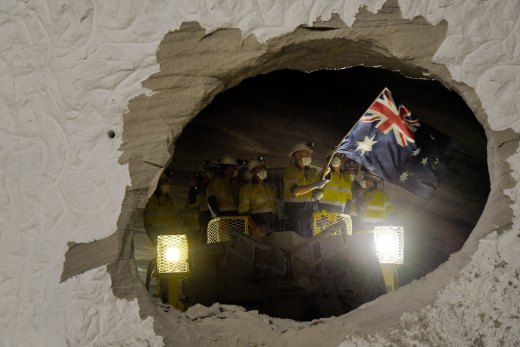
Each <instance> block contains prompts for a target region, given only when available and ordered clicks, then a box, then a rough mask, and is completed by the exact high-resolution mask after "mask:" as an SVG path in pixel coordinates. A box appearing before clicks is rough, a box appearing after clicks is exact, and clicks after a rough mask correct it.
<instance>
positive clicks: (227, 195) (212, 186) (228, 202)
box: [207, 176, 238, 212]
mask: <svg viewBox="0 0 520 347" xmlns="http://www.w3.org/2000/svg"><path fill="white" fill-rule="evenodd" d="M207 196H208V198H209V197H211V196H214V197H215V198H216V199H217V202H218V208H219V210H220V211H222V212H226V211H237V210H238V208H237V205H238V204H237V200H238V199H237V196H236V192H235V191H234V189H233V187H232V184H231V182H229V181H227V180H226V179H225V178H223V177H220V176H217V177H214V178H213V179H212V180H210V181H209V183H208V195H207Z"/></svg>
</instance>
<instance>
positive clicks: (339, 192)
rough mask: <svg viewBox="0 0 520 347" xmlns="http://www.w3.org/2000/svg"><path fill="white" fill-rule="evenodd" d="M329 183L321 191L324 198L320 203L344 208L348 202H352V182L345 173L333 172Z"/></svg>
mask: <svg viewBox="0 0 520 347" xmlns="http://www.w3.org/2000/svg"><path fill="white" fill-rule="evenodd" d="M331 175H332V176H331V179H330V181H329V183H327V185H326V186H325V187H324V188H323V189H322V190H321V192H322V193H323V197H322V198H321V200H320V203H322V204H327V205H334V206H338V207H341V208H344V207H345V205H346V203H347V201H348V200H352V182H351V181H350V176H349V175H348V174H347V173H345V172H341V173H339V174H338V173H335V172H331Z"/></svg>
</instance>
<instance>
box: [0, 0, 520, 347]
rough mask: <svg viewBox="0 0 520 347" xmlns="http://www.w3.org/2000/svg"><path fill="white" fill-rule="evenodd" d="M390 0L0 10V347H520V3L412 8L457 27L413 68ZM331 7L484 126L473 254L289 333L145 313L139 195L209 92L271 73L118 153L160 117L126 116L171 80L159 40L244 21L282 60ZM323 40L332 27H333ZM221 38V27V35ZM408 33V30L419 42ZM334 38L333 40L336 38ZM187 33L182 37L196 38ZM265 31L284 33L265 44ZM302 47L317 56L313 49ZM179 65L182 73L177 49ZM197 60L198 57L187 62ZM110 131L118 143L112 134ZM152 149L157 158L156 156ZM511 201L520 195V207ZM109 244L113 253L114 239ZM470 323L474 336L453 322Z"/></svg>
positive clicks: (11, 5) (182, 82)
mask: <svg viewBox="0 0 520 347" xmlns="http://www.w3.org/2000/svg"><path fill="white" fill-rule="evenodd" d="M384 2H385V1H356V2H352V1H348V2H347V1H332V0H331V1H309V2H304V3H302V2H300V1H296V0H294V1H283V2H275V1H267V2H265V1H226V2H224V1H213V2H210V1H202V0H200V1H178V2H169V1H156V2H142V1H127V2H122V1H109V2H102V1H50V0H49V1H43V0H42V1H34V2H25V1H21V0H12V1H7V2H3V3H2V5H0V29H1V30H0V38H1V39H0V43H1V47H2V48H1V50H0V53H1V59H0V77H1V78H0V81H1V82H0V83H2V88H1V92H0V93H1V94H0V96H1V97H0V100H1V101H0V105H1V108H0V118H1V120H0V134H1V136H0V159H1V161H0V162H1V163H2V164H0V190H1V193H0V225H1V228H0V262H1V263H2V266H1V268H0V298H1V299H0V300H1V303H2V304H1V305H0V313H1V314H0V345H7V346H10V345H21V344H22V345H36V346H38V345H66V344H70V345H110V344H113V345H146V344H150V345H161V344H162V343H163V341H165V342H166V343H170V342H173V341H176V342H177V344H178V345H182V344H194V343H195V344H208V345H216V344H222V345H226V344H229V343H231V342H235V343H236V342H238V343H240V344H247V343H251V344H259V343H262V342H264V343H267V344H269V345H273V344H275V343H276V344H295V345H310V344H313V343H315V342H318V343H319V342H321V344H323V343H325V344H328V345H335V344H338V343H341V341H342V340H344V339H345V336H347V341H346V342H345V343H355V344H357V345H368V344H370V343H373V342H374V341H377V342H379V343H381V344H389V343H392V342H393V343H399V344H412V343H414V342H415V343H423V344H426V345H433V344H445V345H461V344H478V343H482V344H493V343H497V344H498V343H499V342H500V341H502V342H503V343H505V344H506V345H511V344H514V343H515V342H516V341H517V340H518V338H519V337H520V332H519V331H518V324H514V323H518V319H519V318H518V317H519V316H520V313H519V306H518V305H519V300H518V290H517V286H518V284H519V283H518V278H519V273H518V270H517V269H518V268H520V259H519V256H518V254H519V253H520V252H518V251H519V250H520V238H519V237H518V234H519V228H518V221H517V218H516V216H517V215H518V211H519V203H517V202H516V194H517V192H518V190H519V187H518V185H517V183H515V182H514V180H513V179H512V178H514V179H515V180H518V179H519V178H520V177H518V176H519V172H520V166H519V165H520V164H519V162H520V160H518V159H519V158H518V156H519V153H518V136H517V134H516V131H518V130H519V129H517V128H518V124H520V123H519V122H518V120H519V104H518V103H519V101H518V100H519V99H518V92H517V90H518V87H519V84H520V66H519V63H520V51H519V50H518V47H520V46H519V45H518V44H517V43H518V39H519V37H518V35H520V34H519V33H520V30H518V29H519V28H518V26H519V20H518V16H519V13H520V8H519V6H520V5H519V4H518V3H517V2H516V1H498V0H497V1H489V2H484V3H482V2H463V1H426V0H423V1H400V2H399V6H400V7H401V11H402V17H403V18H404V19H405V20H406V19H409V20H411V19H412V18H414V17H416V16H422V17H424V18H425V19H426V20H427V21H429V22H430V23H432V24H437V23H439V22H440V21H442V20H445V21H446V22H447V24H448V25H447V33H446V38H445V39H444V40H443V41H442V43H441V44H440V47H439V48H438V50H437V51H436V53H435V56H434V57H433V62H434V63H437V64H439V65H435V64H432V61H431V59H430V60H428V59H427V55H423V56H421V57H420V58H417V57H416V53H417V52H415V48H416V45H410V42H409V41H407V40H405V39H404V37H403V36H402V35H401V36H400V34H402V33H403V32H406V30H404V28H405V26H404V24H403V25H402V26H399V25H390V26H388V27H390V30H388V28H387V24H388V23H387V22H384V21H383V22H381V23H379V28H378V24H376V23H377V19H378V18H381V17H379V16H383V15H385V13H386V15H392V14H393V15H395V14H396V13H397V14H399V12H396V11H395V6H394V7H393V9H392V6H389V7H386V6H385V7H384V8H383V9H382V6H383V4H384ZM360 5H365V6H367V8H368V10H369V11H370V12H371V13H369V12H367V11H366V10H363V11H362V12H361V14H360V15H358V8H359V6H360ZM378 11H379V12H378ZM388 11H389V12H390V14H388ZM332 12H334V13H337V14H338V16H339V18H341V19H342V20H343V21H344V22H345V23H346V24H347V26H353V27H355V26H356V21H360V22H359V23H361V25H363V23H365V24H366V23H367V22H366V21H362V20H361V18H360V17H361V16H365V17H367V18H365V19H366V20H369V21H370V20H372V23H371V24H372V25H367V28H372V29H371V30H374V31H379V32H378V33H377V36H378V37H379V39H380V40H381V41H380V42H379V43H378V45H374V46H376V47H378V46H381V52H382V53H383V55H384V56H386V58H388V59H394V60H395V61H399V60H401V61H404V62H406V63H407V64H408V65H409V66H417V67H421V68H422V69H425V70H427V71H429V73H431V74H433V75H434V76H436V77H438V78H439V79H440V80H442V81H443V82H444V83H446V84H448V85H450V84H451V85H452V87H453V88H454V89H455V90H457V92H459V93H460V94H461V95H462V96H463V97H464V98H465V100H466V101H467V102H468V104H469V105H470V106H471V107H472V108H473V110H474V111H475V113H476V114H477V117H479V119H480V120H481V122H483V125H484V126H485V127H486V128H487V134H488V138H489V145H488V158H489V159H488V160H489V167H490V177H491V180H492V191H491V194H490V199H489V201H488V205H487V207H486V209H485V211H484V213H483V217H482V218H481V221H480V222H479V224H478V226H477V227H476V229H475V232H474V233H473V234H472V236H471V237H470V239H469V240H468V242H467V243H466V245H465V247H464V248H463V249H462V250H461V252H459V253H458V254H456V255H455V256H453V259H451V260H450V261H449V262H448V263H446V264H444V265H443V266H442V267H441V268H440V269H439V270H437V271H436V272H434V273H433V274H431V275H430V276H428V277H427V278H426V279H424V280H422V281H420V282H418V283H415V284H412V285H410V286H407V287H405V288H403V289H402V290H400V291H398V292H396V293H394V294H392V295H387V296H385V297H382V298H380V299H378V300H377V301H376V303H375V304H371V305H367V306H366V307H363V308H362V309H361V310H359V311H357V312H354V313H353V314H349V315H347V316H345V317H340V318H337V319H332V320H326V321H323V322H318V323H314V324H307V325H304V326H303V327H302V326H296V327H289V328H287V327H285V326H284V324H282V323H281V322H274V323H273V321H271V320H269V319H267V318H265V317H253V316H254V314H249V315H248V314H245V316H244V315H243V314H239V315H236V316H233V317H230V318H229V319H227V320H226V319H220V318H219V319H217V318H215V317H209V318H207V319H203V320H201V321H199V322H196V323H193V322H191V321H190V320H189V319H186V317H168V318H164V317H162V316H159V317H161V319H160V322H158V320H157V319H155V321H154V319H153V318H152V317H151V316H148V315H149V314H154V315H160V313H159V312H154V309H153V307H152V306H151V305H150V304H149V299H147V298H146V297H145V296H143V295H142V292H143V291H142V288H140V284H139V283H135V281H133V282H132V281H130V282H128V281H125V279H124V278H122V276H119V274H121V273H123V272H125V271H128V273H129V276H128V278H130V279H132V278H136V277H137V276H135V274H132V271H134V272H135V269H134V268H135V266H134V268H133V263H132V259H131V254H130V253H129V250H130V249H131V245H130V244H131V221H132V215H133V214H134V213H138V210H139V208H140V207H142V206H139V203H137V202H138V201H139V202H140V203H141V204H142V202H143V201H144V199H145V197H146V195H147V194H149V189H148V188H151V187H152V186H153V184H154V180H153V179H151V178H153V173H154V172H158V171H159V169H158V168H157V166H159V167H160V166H162V165H165V164H166V162H167V161H168V159H169V155H170V154H169V151H170V152H171V150H172V149H173V143H174V140H175V137H176V136H177V135H178V133H179V131H180V130H181V129H182V126H183V125H184V124H185V123H186V122H188V121H189V119H190V118H191V117H193V116H194V114H193V112H194V111H196V110H197V109H200V108H201V107H203V106H204V104H206V103H207V102H209V101H210V100H211V98H212V96H214V93H216V92H218V91H219V90H222V89H223V88H225V87H228V86H229V85H232V84H234V83H238V81H239V79H240V78H244V77H247V75H248V74H255V73H258V72H259V70H256V71H255V70H254V69H250V70H248V71H247V72H245V71H232V70H231V71H230V70H227V72H226V73H225V74H224V75H225V77H226V78H225V79H218V78H217V79H214V78H208V79H199V81H198V83H197V84H196V85H197V86H202V87H201V88H200V90H199V94H197V93H190V94H189V95H183V94H182V93H181V94H176V96H177V98H176V99H175V101H176V103H178V107H179V108H180V110H179V115H181V116H180V117H179V119H178V120H176V121H172V120H171V119H168V118H166V120H165V119H163V120H161V117H159V118H158V120H153V119H150V122H158V125H157V126H162V127H167V128H168V129H169V131H167V132H164V133H163V135H161V137H160V138H159V141H157V143H155V144H154V145H153V146H152V145H150V144H149V143H148V142H146V141H144V140H138V141H133V142H132V141H128V142H126V141H125V145H124V146H123V147H122V148H123V151H124V152H123V153H121V152H120V151H119V150H118V149H119V147H120V146H121V144H122V142H123V141H122V139H123V136H128V137H127V139H132V137H131V136H130V135H131V134H132V133H133V132H134V133H142V132H146V131H147V129H148V128H143V127H140V126H139V122H135V123H134V126H135V127H137V128H135V129H132V118H131V117H132V114H133V113H136V112H137V111H138V109H139V107H141V108H142V112H141V113H138V114H139V115H140V117H147V116H148V117H150V118H151V115H150V112H149V111H150V108H149V106H150V104H149V103H148V102H149V100H152V99H153V97H151V98H150V97H147V96H144V95H142V96H140V97H138V98H137V99H135V100H134V101H132V104H131V105H130V109H131V113H129V118H128V123H127V120H126V119H125V124H124V126H125V133H124V134H122V130H123V113H124V112H125V111H126V110H127V105H128V103H129V101H130V100H131V99H132V98H134V97H135V96H137V95H139V94H142V93H145V94H147V95H150V94H151V93H150V92H149V89H148V90H145V89H143V88H142V86H141V82H142V81H144V80H146V79H147V78H148V77H149V76H150V75H151V74H153V73H155V72H158V71H159V66H158V65H157V64H156V56H155V54H156V51H157V49H158V47H159V44H160V42H161V40H162V39H163V37H164V35H165V34H166V33H167V32H168V31H171V30H175V29H178V28H179V27H180V25H181V23H183V22H189V21H196V22H198V23H200V26H201V27H202V28H205V29H206V32H207V33H210V32H214V31H215V30H216V29H218V28H238V29H240V31H241V35H242V36H243V37H247V35H249V34H254V35H256V37H257V39H258V41H259V42H260V43H258V42H256V41H255V40H254V39H253V38H251V37H249V38H246V40H245V41H244V43H243V44H241V45H242V46H243V47H246V48H248V47H253V48H254V49H253V50H255V51H256V52H254V53H253V56H259V55H260V56H261V54H262V52H263V51H264V50H265V49H266V47H267V46H268V45H270V48H271V49H272V48H273V47H276V45H277V44H279V45H280V46H279V57H278V59H279V60H281V61H283V59H284V53H285V52H284V49H283V46H284V45H286V44H287V43H288V42H283V41H280V40H279V41H277V39H276V38H275V37H279V36H281V35H284V34H288V33H290V32H292V31H293V30H294V29H295V28H296V27H297V26H299V25H302V24H303V25H306V26H312V25H313V22H314V21H315V20H316V19H318V17H321V20H322V21H327V20H329V19H330V18H331V13H332ZM376 12H378V14H373V13H376ZM356 16H358V17H356ZM421 23H422V22H421ZM417 25H419V24H417ZM420 25H428V24H420ZM299 30H302V29H299ZM303 30H305V29H303ZM367 30H368V29H367ZM393 30H395V31H393ZM195 31H200V30H199V29H195ZM319 32H320V33H321V35H323V32H324V31H323V30H321V31H319ZM353 33H354V34H353V35H356V31H353ZM385 33H386V34H385ZM215 34H216V35H220V34H219V31H216V32H215ZM215 34H214V35H215ZM315 34H316V35H317V38H318V39H323V38H324V36H319V35H318V34H317V33H315ZM408 34H409V35H410V36H409V38H413V36H414V35H413V34H414V33H413V32H410V33H408ZM203 35H205V34H203ZM308 35H311V34H308ZM327 35H330V36H329V37H325V38H328V39H331V38H333V37H334V34H333V33H328V34H327ZM385 35H386V36H385ZM325 36H326V35H325ZM190 37H191V38H192V36H190V35H187V41H186V42H187V43H189V42H190ZM396 37H397V39H396ZM269 38H274V39H273V40H270V41H268V45H266V44H264V43H265V42H266V40H267V39H269ZM292 39H293V40H294V42H293V43H300V41H301V43H305V41H311V39H310V38H309V37H308V36H307V37H306V38H303V39H302V36H301V35H298V34H294V36H292ZM300 47H302V48H303V50H302V52H303V53H304V52H305V45H302V46H300ZM222 48H225V47H213V50H214V51H219V50H221V49H222ZM434 48H437V47H436V45H434ZM186 49H189V46H186ZM424 49H425V48H424V47H423V50H422V52H423V53H421V54H425V53H424ZM160 53H161V51H159V54H160ZM296 53H298V52H296ZM303 53H302V54H303ZM432 53H433V52H432ZM241 57H242V58H243V59H244V60H243V61H242V62H237V63H238V64H240V63H244V64H247V58H248V57H247V55H246V54H245V55H243V56H241ZM249 58H251V57H249ZM259 62H262V61H261V60H258V61H257V63H259ZM263 62H264V63H265V64H267V66H268V65H269V63H270V61H263ZM285 63H287V64H290V63H291V62H290V61H289V62H285ZM338 63H340V62H338ZM172 64H174V65H175V64H176V61H175V57H172ZM309 64H310V63H309ZM443 64H444V65H445V66H446V67H444V65H443ZM189 66H190V65H189V62H188V63H187V64H186V67H187V68H188V70H189ZM319 67H320V66H319V64H316V68H319ZM302 68H309V65H306V66H302ZM446 68H447V70H446ZM447 71H449V74H448V73H447ZM189 72H190V71H186V74H185V76H182V75H181V74H179V76H163V77H164V78H162V79H161V78H158V79H156V80H155V82H153V79H151V80H150V82H147V83H150V84H149V85H147V86H146V87H149V88H152V89H155V90H158V89H160V86H159V87H158V86H157V84H156V83H158V81H166V82H167V83H169V84H170V85H171V86H172V87H173V88H177V89H179V90H182V88H183V87H191V82H192V81H193V80H192V78H193V76H192V75H190V74H189ZM239 72H240V74H239ZM450 74H451V76H450ZM158 76H160V74H159V75H158ZM183 77H184V78H183ZM451 79H453V81H452V80H451ZM222 81H225V82H224V83H223V82H222ZM163 95H164V96H165V98H164V99H163V100H160V99H161V98H162V97H163ZM155 98H156V99H159V100H158V102H159V104H160V103H161V102H163V103H164V105H165V107H166V106H167V104H168V103H169V102H171V99H169V98H168V94H167V93H166V94H161V92H159V93H157V94H156V95H155ZM480 103H482V107H483V109H481V108H480ZM132 105H134V106H135V107H134V109H132ZM183 107H184V109H183ZM183 111H184V116H182V112H183ZM484 111H485V112H484ZM159 113H160V112H159ZM167 115H168V114H164V116H167ZM136 119H137V118H136ZM110 131H114V133H115V137H113V138H112V137H111V136H109V135H110V134H109V132H110ZM152 135H153V134H152ZM139 141H143V142H139ZM156 145H159V146H162V150H155V149H157V148H156V147H154V146H156ZM140 146H143V147H141V148H144V149H145V150H146V146H152V147H151V148H153V149H154V152H153V156H154V157H153V160H152V161H150V162H149V165H151V166H152V167H155V171H153V170H152V171H151V170H145V169H143V170H142V171H140V170H133V167H132V165H133V164H132V159H133V158H132V156H131V154H132V153H133V152H132V148H137V147H140ZM119 162H122V163H123V164H120V163H119ZM135 168H137V169H139V166H136V167H135ZM150 175H152V177H150ZM155 176H156V175H155ZM130 177H131V180H130ZM127 185H128V186H129V187H128V188H126V186H127ZM125 189H126V190H125ZM508 197H510V198H511V200H513V201H515V202H514V203H513V204H511V202H510V200H509V198H508ZM114 232H116V233H115V234H114ZM484 237H485V238H484ZM94 240H98V241H96V242H93V241H94ZM69 243H71V244H69ZM114 245H117V247H115V248H114V247H111V246H114ZM69 246H70V249H69ZM68 249H69V250H68ZM67 250H68V252H67ZM100 250H101V251H100ZM85 252H87V253H85ZM66 253H67V256H65V254H66ZM85 254H86V255H85ZM65 258H67V261H64V260H65ZM64 263H65V264H64ZM62 279H63V281H61V280H62ZM113 281H115V282H114V283H112V282H113ZM111 285H112V290H110V287H111ZM461 288H463V290H461ZM439 289H440V291H439V292H438V294H437V290H439ZM114 294H115V295H114ZM483 298H485V300H484V299H483ZM483 301H485V302H484V303H483ZM427 305H428V306H427ZM425 306H426V307H425ZM403 312H408V313H406V314H404V315H402V313H403ZM400 316H402V320H401V322H400V323H399V321H398V318H399V317H400ZM252 317H253V318H252ZM165 319H169V320H167V321H166V320H165ZM459 322H463V326H462V327H460V328H456V327H457V323H459ZM168 324H170V325H169V326H168ZM459 326H460V325H459ZM381 328H385V329H383V330H381ZM375 329H378V330H377V331H376V330H375ZM392 329H394V330H392ZM168 330H170V332H168ZM201 331H204V332H205V333H201ZM237 331H241V333H240V334H237ZM157 333H160V334H161V335H163V336H165V339H164V340H163V338H162V337H161V336H158V335H157ZM166 335H168V336H166Z"/></svg>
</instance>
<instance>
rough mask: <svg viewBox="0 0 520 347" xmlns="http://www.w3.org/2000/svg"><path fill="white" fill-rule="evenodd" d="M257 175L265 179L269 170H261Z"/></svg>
mask: <svg viewBox="0 0 520 347" xmlns="http://www.w3.org/2000/svg"><path fill="white" fill-rule="evenodd" d="M256 175H257V176H258V178H260V179H261V180H262V181H263V180H265V179H266V178H267V170H265V169H264V170H260V171H258V173H257V174H256Z"/></svg>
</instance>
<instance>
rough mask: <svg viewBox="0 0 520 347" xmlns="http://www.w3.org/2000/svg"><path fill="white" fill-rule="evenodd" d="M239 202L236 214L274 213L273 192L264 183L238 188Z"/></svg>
mask: <svg viewBox="0 0 520 347" xmlns="http://www.w3.org/2000/svg"><path fill="white" fill-rule="evenodd" d="M239 201H240V204H239V206H238V212H239V213H240V214H243V213H251V214H257V213H268V212H274V206H275V195H274V191H273V189H272V188H271V187H270V186H269V185H268V184H266V183H264V182H259V183H253V182H248V183H246V184H244V185H243V186H242V188H240V194H239Z"/></svg>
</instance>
